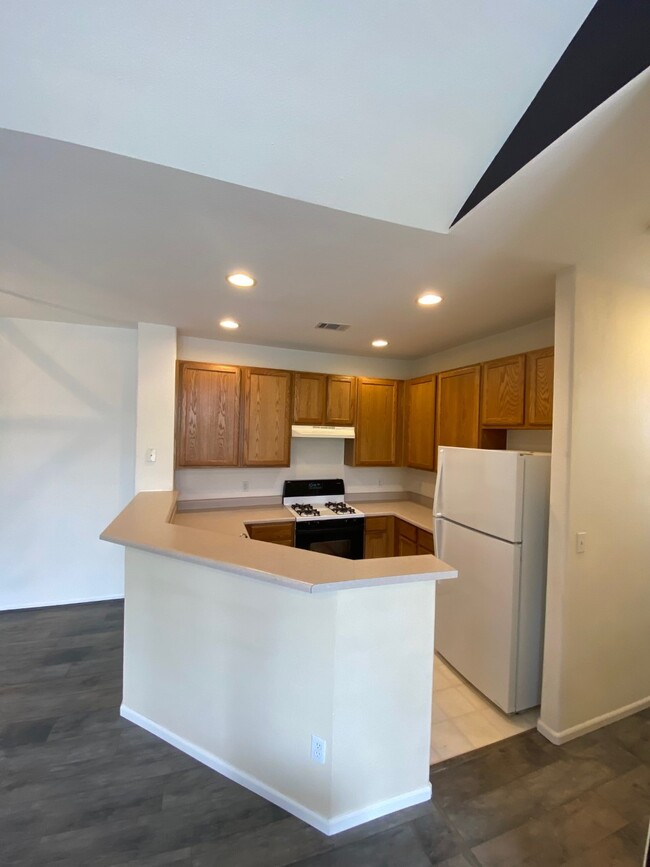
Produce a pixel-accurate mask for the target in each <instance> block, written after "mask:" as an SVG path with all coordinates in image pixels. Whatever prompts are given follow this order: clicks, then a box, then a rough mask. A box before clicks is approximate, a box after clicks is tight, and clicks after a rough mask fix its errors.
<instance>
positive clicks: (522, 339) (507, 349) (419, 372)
mask: <svg viewBox="0 0 650 867" xmlns="http://www.w3.org/2000/svg"><path fill="white" fill-rule="evenodd" d="M554 339H555V338H554V332H553V317H550V318H549V319H540V320H539V321H538V322H531V323H530V324H529V325H522V326H521V327H520V328H513V329H511V330H510V331H502V332H500V333H499V334H492V335H491V336H490V337H484V338H483V339H482V340H474V341H472V342H471V343H462V344H461V345H460V346H455V347H453V348H452V349H446V350H444V351H443V352H436V353H435V354H434V355H426V356H423V357H422V358H418V359H417V361H414V362H412V370H413V372H412V373H411V374H410V375H411V376H424V375H425V374H427V373H437V372H438V371H440V370H453V369H454V368H455V367H464V366H465V365H466V364H477V363H478V362H480V361H489V360H490V359H491V358H503V357H505V356H506V355H516V354H517V353H518V352H529V351H530V350H533V349H543V348H544V347H546V346H553V341H554Z"/></svg>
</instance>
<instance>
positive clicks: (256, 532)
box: [246, 521, 295, 547]
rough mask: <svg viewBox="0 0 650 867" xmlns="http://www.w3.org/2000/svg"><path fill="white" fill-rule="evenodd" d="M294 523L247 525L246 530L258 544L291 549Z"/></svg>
mask: <svg viewBox="0 0 650 867" xmlns="http://www.w3.org/2000/svg"><path fill="white" fill-rule="evenodd" d="M294 527H295V521H283V522H281V523H277V524H247V525H246V529H247V530H248V535H249V536H250V537H251V539H257V541H258V542H273V543H274V544H275V545H287V546H289V547H293V531H294Z"/></svg>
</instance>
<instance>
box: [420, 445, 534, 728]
mask: <svg viewBox="0 0 650 867" xmlns="http://www.w3.org/2000/svg"><path fill="white" fill-rule="evenodd" d="M550 471H551V456H550V454H541V453H533V452H517V451H496V450H489V449H461V448H451V447H446V446H443V447H441V448H440V450H439V453H438V475H437V478H436V489H435V495H434V501H433V517H434V541H435V551H436V556H437V557H439V558H440V559H441V560H444V561H445V563H450V564H451V565H453V566H454V568H456V569H458V578H457V579H456V580H455V581H439V582H438V586H437V588H436V630H435V645H436V650H437V651H438V653H440V655H441V656H443V657H444V658H445V659H446V660H447V661H448V662H449V663H450V664H451V665H452V666H453V667H454V668H455V669H456V670H457V671H459V672H460V674H462V675H463V677H464V678H466V679H467V680H468V681H470V683H472V684H473V685H474V686H475V687H476V688H477V689H478V690H480V692H482V693H483V694H484V695H485V696H487V698H489V699H490V700H491V701H493V702H494V703H495V704H496V705H498V706H499V707H500V708H501V709H502V710H504V711H505V712H506V713H515V712H517V711H522V710H525V709H526V708H529V707H534V706H535V705H537V704H539V701H540V691H541V668H542V645H543V635H544V608H545V599H546V561H547V543H548V506H549V485H550Z"/></svg>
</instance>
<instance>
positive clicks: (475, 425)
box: [436, 364, 481, 450]
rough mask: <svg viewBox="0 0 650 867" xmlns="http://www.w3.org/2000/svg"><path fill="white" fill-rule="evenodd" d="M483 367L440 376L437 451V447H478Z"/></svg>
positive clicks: (437, 403)
mask: <svg viewBox="0 0 650 867" xmlns="http://www.w3.org/2000/svg"><path fill="white" fill-rule="evenodd" d="M480 393H481V366H480V365H479V364H475V365H472V366H471V367H460V368H458V370H447V371H445V372H444V373H439V374H438V395H437V402H436V450H437V447H438V446H460V447H462V448H472V449H475V448H478V439H479V398H480Z"/></svg>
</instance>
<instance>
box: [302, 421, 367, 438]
mask: <svg viewBox="0 0 650 867" xmlns="http://www.w3.org/2000/svg"><path fill="white" fill-rule="evenodd" d="M291 436H292V437H311V438H312V439H315V438H319V439H344V440H353V439H354V428H353V427H337V426H336V425H332V424H294V425H292V426H291Z"/></svg>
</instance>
